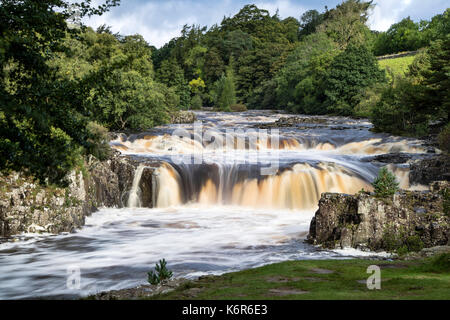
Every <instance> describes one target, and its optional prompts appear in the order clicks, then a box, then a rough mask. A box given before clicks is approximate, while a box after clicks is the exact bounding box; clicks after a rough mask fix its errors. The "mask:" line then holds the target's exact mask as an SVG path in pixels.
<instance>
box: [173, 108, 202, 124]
mask: <svg viewBox="0 0 450 320" xmlns="http://www.w3.org/2000/svg"><path fill="white" fill-rule="evenodd" d="M196 120H197V116H196V115H195V113H194V112H192V111H179V112H177V113H176V114H174V115H173V116H172V119H171V123H175V124H182V123H194V122H195V121H196Z"/></svg>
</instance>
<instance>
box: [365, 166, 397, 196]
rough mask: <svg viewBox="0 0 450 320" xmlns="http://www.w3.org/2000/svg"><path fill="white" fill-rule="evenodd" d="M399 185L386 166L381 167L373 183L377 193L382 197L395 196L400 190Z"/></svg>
mask: <svg viewBox="0 0 450 320" xmlns="http://www.w3.org/2000/svg"><path fill="white" fill-rule="evenodd" d="M398 185H399V184H398V182H397V181H396V178H395V176H394V175H393V174H392V173H391V172H389V171H388V169H386V168H385V167H384V168H381V169H380V171H379V173H378V177H377V178H376V179H375V180H374V182H373V183H372V186H373V188H374V191H375V195H376V196H377V197H380V198H384V197H388V196H393V195H394V194H395V193H396V192H397V191H398V190H399V189H398Z"/></svg>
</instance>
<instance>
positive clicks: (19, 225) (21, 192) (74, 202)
mask: <svg viewBox="0 0 450 320" xmlns="http://www.w3.org/2000/svg"><path fill="white" fill-rule="evenodd" d="M138 164H139V162H138V161H136V160H133V159H132V158H129V157H124V156H121V155H120V152H117V151H115V152H114V153H113V154H112V156H111V157H110V159H108V160H106V161H98V160H97V159H95V158H93V157H90V158H88V159H86V163H85V168H84V169H83V170H78V171H73V172H72V173H71V174H70V175H69V177H68V178H69V181H70V183H69V186H68V187H67V188H57V187H51V186H42V185H40V184H38V183H36V182H35V181H33V180H32V179H31V178H30V177H27V176H25V175H23V174H20V173H12V174H10V175H8V176H0V189H1V193H0V237H8V236H11V235H14V234H18V233H22V232H49V233H60V232H71V231H73V230H74V229H76V228H79V227H81V226H82V225H84V222H85V217H86V216H87V215H89V214H91V213H92V212H94V211H96V210H97V208H99V207H124V206H125V205H126V203H127V200H128V196H129V190H130V189H131V185H132V183H133V178H134V174H135V171H136V167H137V165H138ZM152 166H153V167H152ZM155 166H157V164H155V163H149V164H148V167H146V168H145V170H144V172H143V175H142V179H141V180H140V184H139V187H140V190H141V191H142V192H141V193H142V195H143V196H142V205H143V206H145V207H151V206H152V203H153V202H152V175H153V170H154V167H155Z"/></svg>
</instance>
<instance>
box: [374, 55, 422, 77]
mask: <svg viewBox="0 0 450 320" xmlns="http://www.w3.org/2000/svg"><path fill="white" fill-rule="evenodd" d="M414 58H415V56H406V57H400V58H394V59H385V60H379V61H378V63H379V65H380V68H381V69H385V70H388V69H390V70H391V71H392V72H393V73H394V74H395V75H405V74H406V72H407V71H408V67H409V65H410V64H411V63H412V62H413V61H414ZM387 76H388V78H389V77H390V75H389V73H388V72H387Z"/></svg>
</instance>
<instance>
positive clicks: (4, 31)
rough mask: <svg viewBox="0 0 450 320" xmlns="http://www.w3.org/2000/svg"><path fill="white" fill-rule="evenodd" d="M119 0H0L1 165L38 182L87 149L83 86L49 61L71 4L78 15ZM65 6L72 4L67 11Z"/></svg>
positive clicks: (59, 174) (58, 173) (60, 176)
mask: <svg viewBox="0 0 450 320" xmlns="http://www.w3.org/2000/svg"><path fill="white" fill-rule="evenodd" d="M118 2H119V1H117V0H106V2H105V3H104V4H102V5H100V6H98V7H93V6H91V5H90V1H85V2H79V3H74V4H72V7H70V4H69V2H68V1H62V0H42V1H18V0H3V1H2V2H1V4H0V70H1V71H0V72H2V77H1V78H0V106H1V109H0V170H2V171H5V170H16V171H20V170H21V171H23V172H25V173H28V174H30V175H33V176H34V177H35V178H36V179H38V180H39V182H41V183H46V182H49V183H57V184H61V185H63V184H64V182H65V181H64V178H65V176H66V174H67V172H68V171H69V170H71V169H72V168H73V167H74V166H75V165H76V164H77V163H78V162H79V159H80V155H81V154H82V153H85V152H88V151H87V150H89V149H91V147H92V146H91V143H90V142H89V141H88V138H94V136H93V135H92V134H91V133H90V132H89V130H88V128H87V124H88V122H89V118H88V115H89V112H88V111H87V110H85V109H84V107H83V103H82V101H83V97H84V90H82V88H80V86H79V84H78V83H77V82H75V81H73V80H64V81H62V80H61V79H59V78H58V75H57V70H56V68H54V67H52V66H50V65H49V63H48V62H49V61H50V60H51V59H52V57H53V55H54V54H55V53H56V52H61V51H63V50H64V48H63V46H62V43H63V40H64V38H65V36H66V34H67V33H71V34H74V33H77V32H78V30H79V29H77V28H72V29H70V28H69V27H68V25H67V22H66V21H67V20H68V19H69V18H70V16H71V15H72V13H73V8H75V9H76V10H77V12H78V13H79V15H78V16H79V17H83V16H86V15H94V14H102V13H103V12H105V11H106V10H108V8H109V7H111V6H114V5H117V4H118ZM69 8H71V9H70V10H69Z"/></svg>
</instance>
